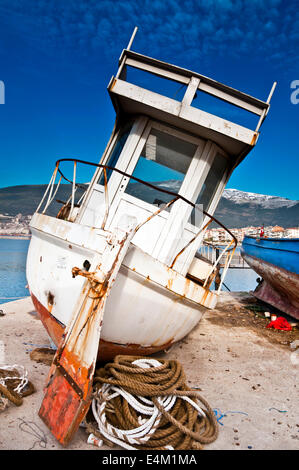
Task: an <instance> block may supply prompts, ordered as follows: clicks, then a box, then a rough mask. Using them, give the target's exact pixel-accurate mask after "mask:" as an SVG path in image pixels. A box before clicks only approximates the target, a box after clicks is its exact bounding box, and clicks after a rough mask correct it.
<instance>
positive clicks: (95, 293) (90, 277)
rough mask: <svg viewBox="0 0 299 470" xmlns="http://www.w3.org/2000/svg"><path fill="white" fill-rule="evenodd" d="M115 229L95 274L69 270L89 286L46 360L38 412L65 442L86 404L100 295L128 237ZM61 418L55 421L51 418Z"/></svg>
mask: <svg viewBox="0 0 299 470" xmlns="http://www.w3.org/2000/svg"><path fill="white" fill-rule="evenodd" d="M134 228H135V227H134V226H133V228H131V230H130V231H128V232H126V231H124V230H120V229H117V230H115V231H114V232H113V233H112V234H110V235H109V236H108V237H107V240H106V246H105V249H104V252H103V255H102V257H101V259H98V260H97V263H99V264H98V265H97V269H96V271H95V272H90V273H86V272H82V271H81V270H80V269H78V268H73V270H72V274H73V275H74V276H76V275H84V277H86V278H87V280H86V282H85V286H84V287H86V284H88V285H89V289H88V290H87V292H86V288H83V289H82V294H81V296H80V297H81V298H80V301H79V302H78V305H76V306H75V309H74V312H73V318H72V321H71V323H70V325H68V327H67V331H66V336H65V338H64V340H63V341H62V343H61V344H60V345H59V347H58V349H57V351H56V354H55V357H54V360H53V364H52V373H51V376H50V379H49V382H48V385H47V386H46V390H45V395H44V399H43V402H42V405H41V408H40V411H39V416H40V417H41V418H42V419H43V420H44V422H45V423H46V424H47V426H48V427H49V429H50V431H51V432H52V434H53V435H54V436H55V437H56V439H57V440H58V441H59V442H60V443H61V444H63V445H67V444H68V442H69V440H70V439H71V437H72V436H73V434H74V433H75V432H76V431H77V429H78V428H79V425H80V423H81V421H82V419H83V418H84V416H85V414H86V412H87V411H88V408H89V405H90V403H91V394H92V381H93V374H94V369H95V363H96V359H97V353H98V345H99V340H100V332H101V327H102V320H103V316H104V309H105V304H106V298H107V297H108V295H109V293H110V290H111V288H112V284H113V281H114V279H115V278H116V276H117V273H118V270H119V268H120V265H121V263H122V260H123V258H124V256H125V253H126V251H127V249H128V247H129V245H130V240H131V238H132V236H133V235H134ZM61 415H63V419H60V420H59V424H58V423H57V417H59V416H61Z"/></svg>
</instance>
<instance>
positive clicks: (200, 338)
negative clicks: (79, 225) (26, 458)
mask: <svg viewBox="0 0 299 470" xmlns="http://www.w3.org/2000/svg"><path fill="white" fill-rule="evenodd" d="M250 305H253V306H254V305H257V301H256V299H254V298H253V297H252V296H250V295H248V294H246V293H226V292H223V293H221V295H220V302H219V304H218V308H217V310H213V311H208V312H207V313H206V314H205V315H204V317H203V319H202V320H201V321H200V322H199V324H198V325H197V327H196V328H195V329H194V330H193V331H192V332H191V333H190V334H189V336H188V337H187V338H185V339H184V340H182V341H181V342H180V343H178V344H177V345H175V346H174V347H173V348H172V349H170V351H169V352H168V353H167V354H163V355H161V354H160V355H159V354H157V355H156V356H157V357H165V358H169V359H176V360H179V361H180V362H181V363H182V365H183V367H184V370H185V373H186V377H187V383H188V385H189V386H190V387H195V388H199V389H200V390H201V392H200V393H201V395H202V396H203V397H204V398H206V400H207V401H208V402H209V404H210V405H211V406H212V408H213V409H217V413H218V416H219V417H220V416H221V414H224V415H225V416H223V417H222V418H221V419H220V423H221V424H222V425H220V434H219V437H218V439H217V440H216V441H215V442H214V443H212V444H210V445H207V446H206V449H208V450H213V449H215V450H216V449H217V450H219V449H223V450H229V449H234V450H237V449H245V450H247V449H248V448H252V449H253V450H256V449H269V450H270V449H286V450H295V449H297V448H298V412H297V411H298V410H297V393H298V392H297V391H298V389H297V388H296V372H298V353H296V352H294V350H292V349H291V348H290V343H291V342H293V341H294V340H295V339H298V338H299V334H298V328H295V329H294V330H293V331H292V332H285V331H277V330H269V329H266V328H265V326H266V325H267V323H268V321H269V320H268V319H265V318H262V315H261V314H258V315H260V316H256V315H255V313H253V312H252V311H250V310H248V308H246V306H247V307H248V306H250ZM0 309H2V310H3V311H4V313H5V315H4V316H1V317H0V345H1V346H3V348H2V350H3V349H4V353H5V361H4V362H5V363H6V364H10V365H12V364H20V365H23V366H25V368H26V369H27V370H28V376H29V380H30V381H32V382H33V384H34V385H35V387H36V389H37V391H36V393H34V394H33V395H30V396H28V397H26V398H24V402H23V405H21V406H20V407H16V406H14V405H12V404H9V406H8V408H6V409H5V410H4V411H3V412H1V413H0V415H1V428H2V431H1V435H0V449H2V450H4V449H6V450H17V449H26V450H27V449H32V450H43V449H46V450H57V449H62V447H61V446H60V444H59V443H57V441H56V440H55V438H54V437H53V436H52V434H51V433H50V431H49V430H48V428H47V427H46V426H45V425H44V423H43V422H42V421H41V420H40V418H39V417H38V414H37V413H38V410H39V407H40V404H41V401H42V397H43V390H42V389H43V386H44V383H45V381H46V377H47V373H48V371H49V366H47V365H45V364H42V363H38V362H35V361H32V360H31V359H30V351H31V350H33V349H35V348H37V347H50V343H49V340H48V337H47V335H46V332H45V330H44V328H43V326H42V324H41V322H40V321H39V320H38V318H37V316H36V312H35V310H34V307H33V305H32V302H31V299H30V298H25V299H22V300H18V301H15V302H9V303H7V304H2V305H0ZM220 413H221V414H220ZM22 422H26V423H27V424H30V425H31V426H38V428H36V430H37V431H38V432H39V433H40V434H41V436H44V438H45V440H44V444H42V443H41V442H40V441H39V440H38V438H37V437H34V436H33V435H31V434H28V433H26V432H24V430H25V429H26V427H24V425H22V426H20V424H21V423H22ZM32 423H33V424H32ZM27 429H28V428H27ZM4 430H5V431H4ZM39 430H40V431H39ZM86 440H87V434H86V432H85V431H84V429H82V428H80V429H79V431H78V433H77V434H76V436H75V438H74V440H73V441H72V442H71V443H70V445H69V446H68V447H67V449H69V450H74V449H82V450H83V449H89V450H91V451H92V450H100V449H97V448H94V447H92V446H90V445H89V444H87V443H86ZM102 449H103V450H108V449H109V448H108V447H105V446H104V447H103V448H102Z"/></svg>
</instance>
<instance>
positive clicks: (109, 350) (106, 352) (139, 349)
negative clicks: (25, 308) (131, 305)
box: [30, 292, 172, 362]
mask: <svg viewBox="0 0 299 470" xmlns="http://www.w3.org/2000/svg"><path fill="white" fill-rule="evenodd" d="M30 294H31V298H32V302H33V304H34V307H35V309H36V311H37V313H38V315H39V318H40V319H41V321H42V323H43V325H44V327H45V329H46V330H47V332H48V335H49V336H50V337H51V339H52V340H53V342H54V343H55V344H56V346H58V345H59V343H60V341H61V340H62V337H63V334H64V330H65V325H63V324H62V323H60V322H59V321H58V320H57V319H56V318H55V317H54V316H53V315H52V314H51V312H50V311H49V310H48V309H46V308H45V307H44V306H43V305H42V304H41V303H40V302H39V300H38V299H37V298H36V297H35V295H34V294H33V293H32V292H30ZM171 345H172V343H171V342H170V343H167V344H163V345H160V346H148V347H144V346H141V345H139V344H116V343H112V342H109V341H105V340H103V339H101V340H100V344H99V351H98V361H100V362H107V361H110V360H112V359H113V358H114V357H115V356H117V355H118V354H125V355H138V356H148V355H151V354H154V353H156V352H159V351H165V350H166V349H168V348H170V346H171Z"/></svg>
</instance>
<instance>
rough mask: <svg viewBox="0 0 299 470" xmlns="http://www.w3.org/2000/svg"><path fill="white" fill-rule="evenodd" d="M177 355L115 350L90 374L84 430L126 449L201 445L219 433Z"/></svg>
mask: <svg viewBox="0 0 299 470" xmlns="http://www.w3.org/2000/svg"><path fill="white" fill-rule="evenodd" d="M185 382H186V379H185V373H184V371H183V368H182V365H181V364H180V363H179V362H178V361H175V360H170V361H166V360H163V359H159V360H156V359H150V358H144V357H139V356H116V357H115V359H114V362H113V363H109V364H106V365H105V367H103V368H101V369H98V370H97V371H96V373H95V377H94V398H93V400H92V407H91V409H92V415H93V418H94V419H95V421H96V423H95V424H94V423H92V422H91V421H90V415H89V416H88V417H87V419H86V423H87V432H89V433H93V434H94V435H95V436H97V437H99V438H100V439H103V440H104V442H106V443H107V444H109V445H111V443H112V444H117V445H119V446H121V447H123V448H125V449H128V450H130V449H140V450H154V449H156V450H164V449H174V450H179V449H202V448H203V446H204V444H209V443H211V442H213V441H214V440H215V439H216V438H217V436H218V423H217V419H216V417H215V414H214V412H213V410H212V408H211V407H210V406H209V404H208V403H207V401H206V400H205V399H204V398H203V397H201V396H200V395H199V393H198V391H196V390H192V389H190V388H189V387H187V385H186V383H185Z"/></svg>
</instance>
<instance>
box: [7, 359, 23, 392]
mask: <svg viewBox="0 0 299 470" xmlns="http://www.w3.org/2000/svg"><path fill="white" fill-rule="evenodd" d="M0 369H3V370H8V371H13V370H17V372H18V373H19V376H15V377H12V376H10V375H8V376H6V377H0V383H1V385H5V382H6V381H7V380H20V383H19V385H17V386H16V387H15V388H14V392H17V393H20V392H21V391H22V390H23V388H24V387H26V385H27V384H28V372H27V370H26V369H25V367H24V366H20V365H18V364H14V365H12V366H0Z"/></svg>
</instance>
